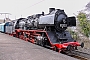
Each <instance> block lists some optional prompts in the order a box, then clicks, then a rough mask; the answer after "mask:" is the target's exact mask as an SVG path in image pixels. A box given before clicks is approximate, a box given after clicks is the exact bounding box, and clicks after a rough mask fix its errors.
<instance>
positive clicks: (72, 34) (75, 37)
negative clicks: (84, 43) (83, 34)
mask: <svg viewBox="0 0 90 60" xmlns="http://www.w3.org/2000/svg"><path fill="white" fill-rule="evenodd" d="M70 34H71V36H72V38H73V39H74V40H77V38H78V36H77V33H75V32H74V31H71V30H70Z"/></svg>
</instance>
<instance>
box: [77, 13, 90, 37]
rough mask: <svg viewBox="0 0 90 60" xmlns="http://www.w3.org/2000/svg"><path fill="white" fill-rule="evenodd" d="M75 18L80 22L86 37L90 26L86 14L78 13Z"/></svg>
mask: <svg viewBox="0 0 90 60" xmlns="http://www.w3.org/2000/svg"><path fill="white" fill-rule="evenodd" d="M77 18H78V20H79V22H80V26H81V29H82V32H83V33H84V34H85V35H86V36H87V37H88V36H89V33H90V31H89V30H90V24H89V23H88V20H87V17H86V14H85V13H84V12H79V14H78V16H77Z"/></svg>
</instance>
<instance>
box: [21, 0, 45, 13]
mask: <svg viewBox="0 0 90 60" xmlns="http://www.w3.org/2000/svg"><path fill="white" fill-rule="evenodd" d="M43 1H45V0H41V1H39V2H36V3H34V4H33V5H31V6H29V7H27V8H24V9H23V10H21V11H24V10H26V9H28V8H31V7H33V6H35V5H37V4H39V3H41V2H43Z"/></svg>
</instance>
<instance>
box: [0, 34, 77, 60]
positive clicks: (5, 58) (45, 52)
mask: <svg viewBox="0 0 90 60" xmlns="http://www.w3.org/2000/svg"><path fill="white" fill-rule="evenodd" d="M0 60H77V59H75V58H72V57H69V56H67V55H63V54H61V53H58V52H55V51H52V50H49V49H47V48H44V47H41V46H38V45H35V44H32V43H30V42H27V41H23V40H21V39H18V38H15V37H12V36H9V35H7V34H4V33H0Z"/></svg>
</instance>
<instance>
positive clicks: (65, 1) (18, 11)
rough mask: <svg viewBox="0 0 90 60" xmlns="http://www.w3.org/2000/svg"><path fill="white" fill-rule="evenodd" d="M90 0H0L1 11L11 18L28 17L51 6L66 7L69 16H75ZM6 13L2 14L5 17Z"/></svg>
mask: <svg viewBox="0 0 90 60" xmlns="http://www.w3.org/2000/svg"><path fill="white" fill-rule="evenodd" d="M88 2H90V1H89V0H0V13H10V15H6V17H9V18H10V19H17V18H20V17H25V18H26V17H27V16H30V15H33V14H36V13H41V12H42V11H44V12H45V13H48V12H49V8H56V9H64V10H65V12H66V14H67V15H68V16H73V15H74V14H76V13H77V11H79V10H82V9H83V8H84V7H85V5H86V4H87V3H88ZM4 18H5V15H0V19H4Z"/></svg>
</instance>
